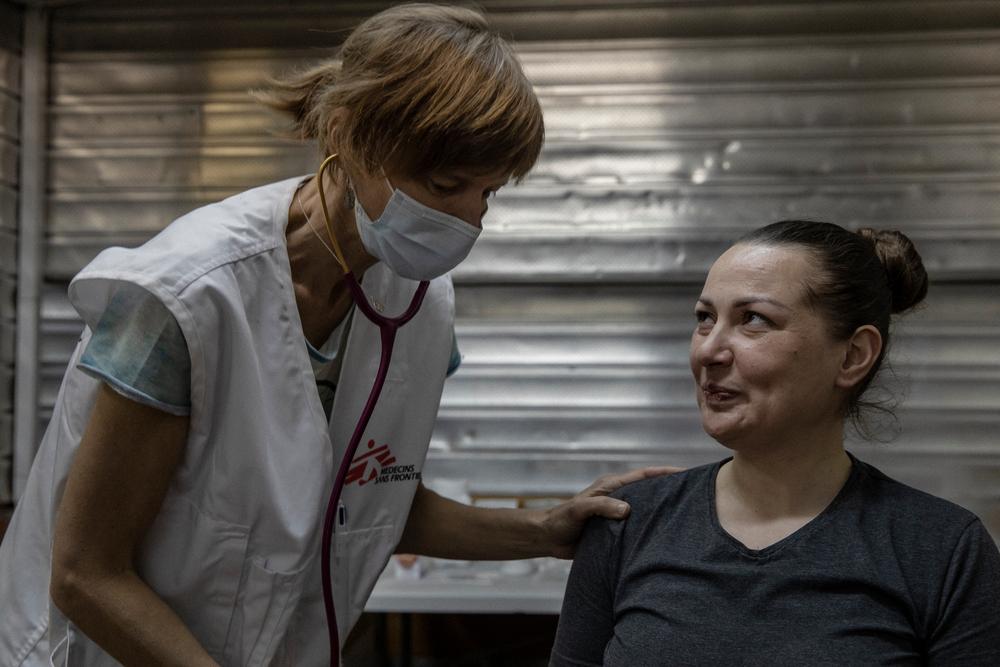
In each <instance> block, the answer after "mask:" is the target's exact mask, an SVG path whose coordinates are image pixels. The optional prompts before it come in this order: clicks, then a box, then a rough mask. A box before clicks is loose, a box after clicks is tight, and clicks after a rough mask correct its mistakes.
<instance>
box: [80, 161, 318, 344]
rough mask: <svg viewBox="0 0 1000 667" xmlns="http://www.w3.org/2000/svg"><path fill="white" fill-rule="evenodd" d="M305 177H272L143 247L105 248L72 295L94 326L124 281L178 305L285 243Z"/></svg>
mask: <svg viewBox="0 0 1000 667" xmlns="http://www.w3.org/2000/svg"><path fill="white" fill-rule="evenodd" d="M300 180H301V178H294V179H288V180H285V181H280V182H277V183H271V184H269V185H264V186H261V187H258V188H253V189H251V190H247V191H245V192H241V193H238V194H235V195H233V196H231V197H229V198H227V199H224V200H222V201H219V202H216V203H213V204H208V205H206V206H202V207H201V208H198V209H195V210H194V211H191V212H189V213H187V214H185V215H183V216H181V217H180V218H178V219H177V220H175V221H174V222H172V223H171V224H170V225H168V226H167V227H166V228H164V229H163V230H162V231H161V232H160V233H158V234H157V235H156V236H154V237H153V238H151V239H150V240H149V241H147V242H146V243H144V244H143V245H141V246H139V247H137V248H119V247H113V248H108V249H106V250H104V251H102V252H101V253H100V254H99V255H98V256H97V257H96V258H95V259H94V260H93V261H92V262H91V263H90V264H88V265H87V266H86V267H84V269H83V270H82V271H80V273H79V274H77V276H76V277H75V278H74V279H73V281H72V282H71V284H70V287H69V296H70V300H71V301H72V303H73V305H74V307H76V309H77V311H79V312H80V314H81V315H82V316H83V318H84V320H86V321H87V322H88V324H90V325H91V326H93V325H94V322H91V320H93V319H95V318H98V317H99V316H100V313H102V312H103V309H104V307H105V306H106V304H107V298H108V296H109V295H110V294H111V293H112V292H113V291H114V288H115V287H116V286H117V285H119V284H121V283H130V284H133V285H137V286H139V287H142V288H143V289H145V290H146V291H148V292H150V293H152V294H153V295H155V296H156V297H157V298H158V299H159V300H160V301H162V302H164V303H165V304H166V305H167V306H168V307H170V308H171V310H175V309H174V308H173V307H171V304H172V302H174V301H175V300H176V299H177V298H178V297H179V296H180V295H181V293H182V292H184V291H185V290H187V289H188V288H189V287H190V286H191V285H193V284H195V283H197V282H198V281H202V280H203V279H204V278H205V277H206V276H208V275H210V274H213V273H218V271H219V270H220V269H223V270H224V269H225V268H226V267H230V266H232V265H234V264H236V263H239V262H241V261H242V260H246V259H249V258H251V257H256V256H258V255H260V254H261V253H267V252H268V251H271V250H274V249H277V248H283V247H284V242H283V235H284V226H285V224H286V222H287V210H288V205H289V203H290V201H291V197H292V195H293V194H294V192H295V187H296V185H297V184H298V183H299V181H300ZM175 314H176V313H175Z"/></svg>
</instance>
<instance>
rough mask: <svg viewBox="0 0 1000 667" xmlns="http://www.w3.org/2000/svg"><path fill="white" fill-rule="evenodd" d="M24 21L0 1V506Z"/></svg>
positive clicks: (6, 485)
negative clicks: (21, 30) (22, 23)
mask: <svg viewBox="0 0 1000 667" xmlns="http://www.w3.org/2000/svg"><path fill="white" fill-rule="evenodd" d="M21 20H22V16H21V12H20V11H19V10H17V9H15V8H14V6H12V5H10V4H8V3H6V2H0V506H2V505H4V504H5V503H9V502H10V501H11V486H10V483H11V452H12V450H13V447H12V442H13V431H14V427H13V404H14V333H15V326H14V321H15V320H14V317H15V314H16V307H15V302H16V288H17V257H16V254H15V251H16V248H17V172H18V147H19V139H18V137H19V134H20V133H19V131H18V120H19V119H18V114H19V110H20V90H21V81H20V75H21V59H20V53H21V32H20V27H21Z"/></svg>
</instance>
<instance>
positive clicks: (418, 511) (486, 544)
mask: <svg viewBox="0 0 1000 667" xmlns="http://www.w3.org/2000/svg"><path fill="white" fill-rule="evenodd" d="M679 470H681V469H680V468H670V467H658V468H643V469H641V470H633V471H631V472H628V473H625V474H623V475H608V476H605V477H601V478H600V479H598V480H597V481H596V482H594V483H593V484H591V485H590V486H589V487H587V488H586V489H584V490H583V491H581V492H580V493H578V494H577V495H576V496H575V497H573V498H572V499H571V500H569V501H567V502H565V503H563V504H561V505H559V506H558V507H553V508H552V509H549V510H517V509H487V508H482V507H472V506H470V505H463V504H462V503H457V502H455V501H453V500H448V499H447V498H442V497H441V496H439V495H438V494H436V493H434V492H433V491H431V490H429V489H427V488H426V487H425V486H424V485H423V484H421V485H420V486H419V487H418V488H417V494H416V496H415V497H414V499H413V506H412V507H411V508H410V516H409V518H408V519H407V522H406V530H404V531H403V538H402V540H400V543H399V545H398V546H397V547H396V551H397V552H398V553H413V554H421V555H424V556H434V557H436V558H456V559H462V560H510V559H515V558H534V557H536V556H556V557H558V558H572V557H573V553H574V552H575V550H576V543H577V540H579V538H580V533H581V532H582V531H583V527H584V525H585V524H586V523H587V520H588V519H589V518H590V517H592V516H603V517H605V518H608V519H624V518H625V517H626V516H628V510H629V507H628V505H627V504H626V503H624V502H622V501H621V500H616V499H614V498H608V497H607V494H609V493H612V492H613V491H615V490H617V489H619V488H621V487H622V486H624V485H625V484H628V483H630V482H635V481H638V480H640V479H645V478H647V477H655V476H657V475H664V474H669V473H673V472H678V471H679Z"/></svg>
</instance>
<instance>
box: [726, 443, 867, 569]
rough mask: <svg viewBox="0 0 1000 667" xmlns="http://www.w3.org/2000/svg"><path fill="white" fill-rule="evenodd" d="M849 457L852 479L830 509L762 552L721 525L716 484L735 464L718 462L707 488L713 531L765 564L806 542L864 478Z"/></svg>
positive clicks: (727, 459) (841, 489)
mask: <svg viewBox="0 0 1000 667" xmlns="http://www.w3.org/2000/svg"><path fill="white" fill-rule="evenodd" d="M847 455H848V456H849V457H850V459H851V473H850V475H848V477H847V481H846V482H844V485H843V486H842V487H841V488H840V491H838V492H837V495H836V496H834V498H833V500H831V501H830V504H829V505H827V506H826V507H825V508H824V509H823V511H822V512H820V513H819V514H817V515H816V516H815V517H813V518H812V519H811V520H809V521H808V522H807V523H806V524H805V525H804V526H801V527H800V528H798V529H797V530H795V531H794V532H792V533H790V534H789V535H786V536H785V537H783V538H781V539H780V540H778V541H777V542H775V543H773V544H769V545H768V546H766V547H764V548H763V549H751V548H750V547H748V546H747V545H745V544H743V543H742V542H740V541H739V540H738V539H736V538H735V537H733V536H732V535H730V534H729V533H728V532H727V531H726V529H725V528H723V527H722V523H721V522H720V521H719V513H718V511H717V509H716V505H715V485H716V480H717V479H718V476H719V470H720V469H721V468H722V466H723V465H725V464H726V463H727V462H729V461H732V460H733V457H731V456H730V457H729V458H726V459H723V460H721V461H719V462H718V463H716V464H715V466H714V468H713V469H712V471H711V473H710V474H709V475H708V484H707V489H706V493H707V497H708V511H709V516H710V521H711V523H712V527H713V528H714V529H715V531H716V532H717V533H718V535H719V536H720V537H721V538H722V539H723V540H724V541H725V542H726V543H728V544H729V545H730V546H732V547H735V548H736V549H737V550H738V551H739V552H740V553H741V554H743V555H744V556H746V557H748V558H753V559H759V560H763V559H767V558H771V557H773V556H775V555H776V554H778V553H779V552H781V551H782V550H784V549H785V548H786V547H788V546H790V545H792V544H794V543H796V542H798V541H800V540H803V539H805V538H807V537H808V536H809V535H810V534H811V533H813V532H815V531H816V530H818V529H819V528H821V527H822V526H824V525H825V524H827V523H828V522H829V521H830V518H831V516H832V515H833V514H834V512H835V511H836V509H837V508H838V507H839V506H840V505H841V504H842V503H843V502H844V500H845V499H846V498H847V497H848V496H849V495H850V494H851V492H852V491H853V489H854V487H855V486H857V483H858V479H859V477H860V474H861V473H860V464H859V463H858V460H857V459H856V458H854V455H853V454H851V453H850V452H847Z"/></svg>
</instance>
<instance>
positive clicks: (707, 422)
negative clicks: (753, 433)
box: [701, 419, 745, 450]
mask: <svg viewBox="0 0 1000 667" xmlns="http://www.w3.org/2000/svg"><path fill="white" fill-rule="evenodd" d="M701 427H702V429H704V431H705V433H707V434H708V436H709V437H710V438H712V439H713V440H715V441H716V442H717V443H719V444H720V445H722V446H723V447H725V448H726V449H733V450H735V449H739V444H738V443H739V440H740V436H741V435H742V434H743V433H744V431H745V429H744V428H742V427H740V426H739V425H738V424H733V423H732V422H731V421H730V420H716V419H702V422H701Z"/></svg>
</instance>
